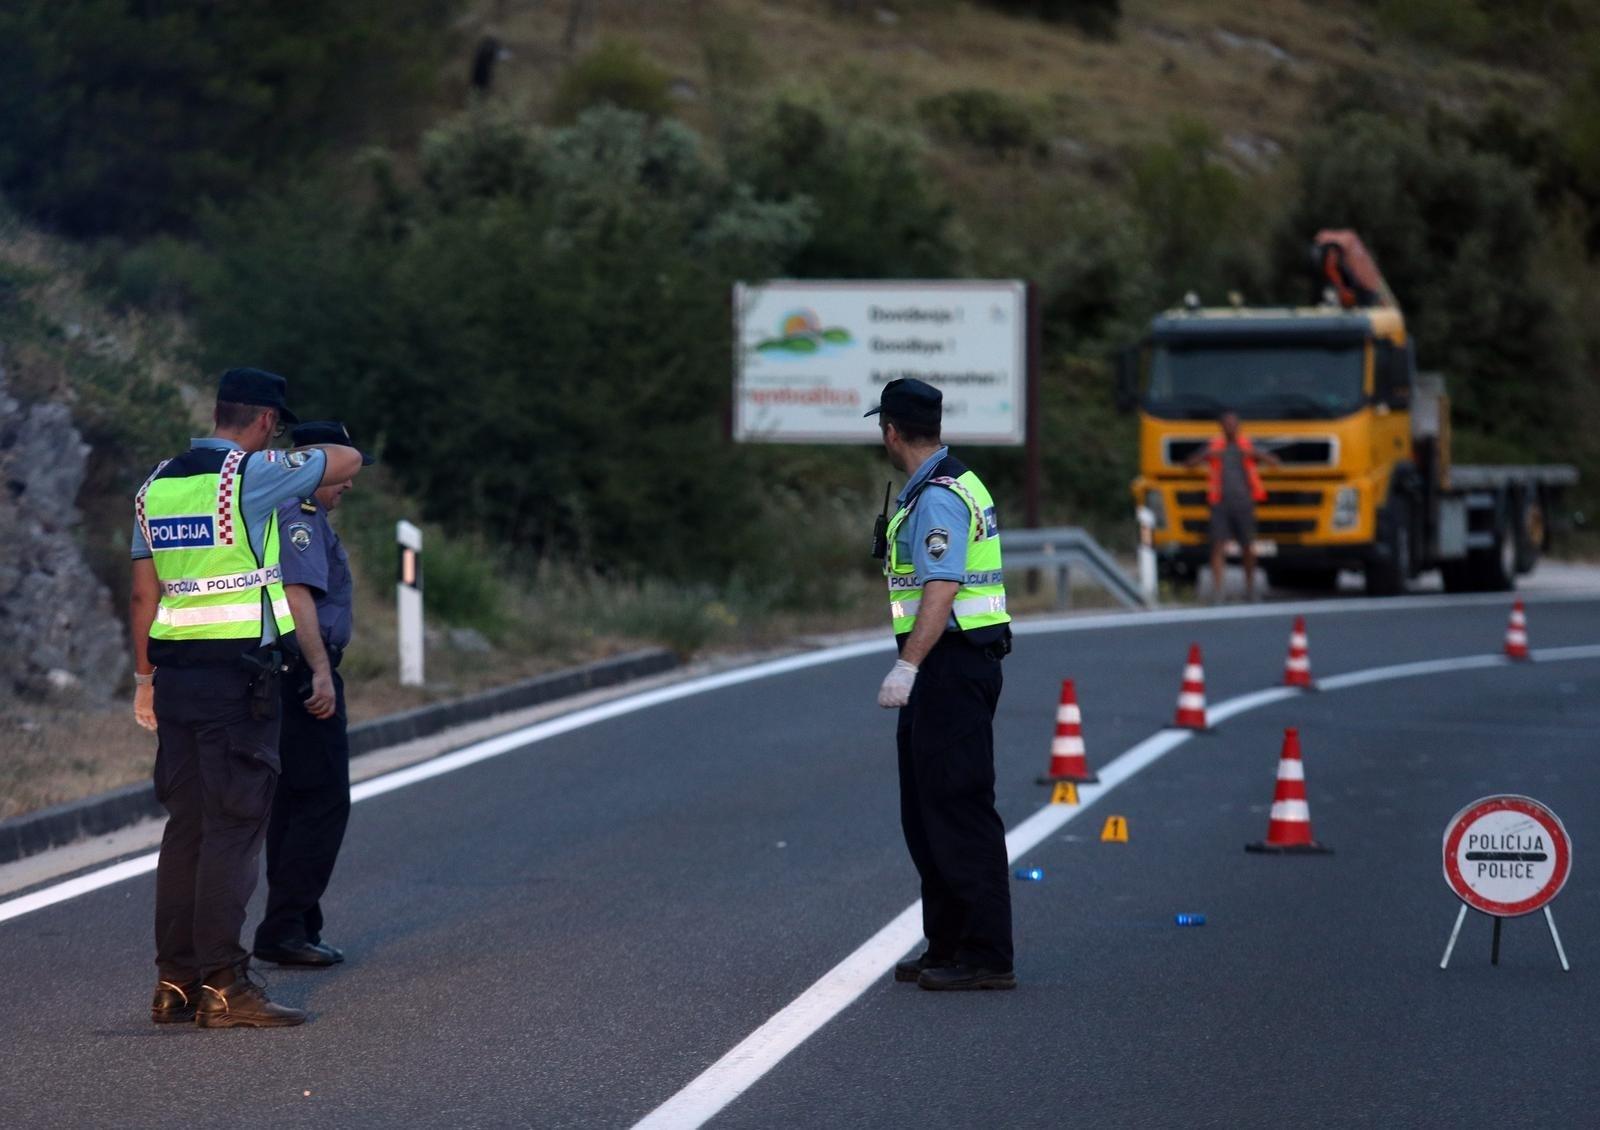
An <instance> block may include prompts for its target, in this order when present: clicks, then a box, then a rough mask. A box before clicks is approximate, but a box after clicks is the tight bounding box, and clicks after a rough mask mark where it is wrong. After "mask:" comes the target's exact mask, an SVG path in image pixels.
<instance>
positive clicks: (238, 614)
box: [156, 600, 292, 635]
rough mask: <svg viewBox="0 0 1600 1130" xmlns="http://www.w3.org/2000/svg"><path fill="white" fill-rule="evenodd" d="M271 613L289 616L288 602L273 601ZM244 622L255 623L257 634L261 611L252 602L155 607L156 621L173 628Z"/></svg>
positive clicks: (280, 617)
mask: <svg viewBox="0 0 1600 1130" xmlns="http://www.w3.org/2000/svg"><path fill="white" fill-rule="evenodd" d="M272 615H273V617H274V618H275V619H278V620H282V619H283V618H284V617H287V616H290V612H289V602H288V601H287V600H275V601H273V602H272ZM291 619H292V617H291ZM245 622H249V623H251V624H254V625H256V632H257V634H258V635H259V633H260V631H261V628H260V624H261V612H260V610H259V609H257V608H256V607H255V606H254V605H253V604H218V605H215V606H213V607H210V608H171V607H169V606H168V605H166V604H162V605H161V606H160V607H158V608H157V609H156V623H157V624H169V625H171V626H172V627H174V628H196V627H202V626H209V625H214V624H240V623H245Z"/></svg>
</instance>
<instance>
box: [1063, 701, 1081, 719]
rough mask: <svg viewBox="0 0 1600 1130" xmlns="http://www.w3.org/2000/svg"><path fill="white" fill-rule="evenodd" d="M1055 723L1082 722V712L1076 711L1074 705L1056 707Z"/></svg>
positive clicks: (1076, 707)
mask: <svg viewBox="0 0 1600 1130" xmlns="http://www.w3.org/2000/svg"><path fill="white" fill-rule="evenodd" d="M1056 721H1057V722H1069V723H1078V722H1082V721H1083V712H1082V711H1080V710H1079V709H1078V706H1077V704H1076V703H1068V704H1067V705H1065V706H1058V707H1056Z"/></svg>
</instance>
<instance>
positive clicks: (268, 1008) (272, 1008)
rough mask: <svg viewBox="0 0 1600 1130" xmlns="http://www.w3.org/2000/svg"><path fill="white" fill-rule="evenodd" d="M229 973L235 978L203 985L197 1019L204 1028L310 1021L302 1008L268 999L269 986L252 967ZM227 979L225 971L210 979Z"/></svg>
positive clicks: (284, 1025) (291, 1024)
mask: <svg viewBox="0 0 1600 1130" xmlns="http://www.w3.org/2000/svg"><path fill="white" fill-rule="evenodd" d="M228 973H231V974H232V978H233V979H232V980H231V981H228V982H227V983H226V984H223V985H216V986H214V985H211V984H209V983H208V984H203V985H201V986H200V1001H199V1007H198V1008H197V1009H196V1011H195V1016H194V1022H195V1023H196V1024H198V1025H199V1026H200V1027H201V1028H292V1027H294V1026H295V1025H296V1024H304V1023H305V1022H306V1019H307V1015H306V1013H304V1012H302V1011H300V1009H298V1008H288V1007H287V1006H285V1005H281V1004H273V1003H272V1002H271V1001H270V1000H268V999H267V990H266V986H265V985H264V984H262V983H260V982H259V981H257V980H255V979H254V978H252V977H251V975H250V971H249V970H248V969H244V970H229V971H228ZM223 979H224V976H223V975H217V974H213V976H212V977H211V978H208V981H210V980H223Z"/></svg>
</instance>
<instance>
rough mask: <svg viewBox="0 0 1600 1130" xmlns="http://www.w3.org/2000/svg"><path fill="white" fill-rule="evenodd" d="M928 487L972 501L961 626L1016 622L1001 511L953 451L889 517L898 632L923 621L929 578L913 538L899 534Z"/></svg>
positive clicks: (960, 593) (957, 606)
mask: <svg viewBox="0 0 1600 1130" xmlns="http://www.w3.org/2000/svg"><path fill="white" fill-rule="evenodd" d="M927 490H950V491H953V492H954V493H955V495H956V497H957V498H959V499H961V501H963V502H965V503H966V504H967V513H968V520H967V564H966V572H965V573H964V574H963V575H962V578H961V587H960V588H958V589H957V590H956V597H955V603H954V605H952V607H951V612H952V614H954V616H955V618H956V624H957V626H959V627H960V628H961V630H962V631H963V632H977V631H981V630H983V629H986V628H997V627H999V626H1000V625H1002V624H1008V623H1010V622H1011V616H1010V614H1009V613H1007V612H1006V586H1005V577H1004V573H1003V570H1002V568H1001V563H1000V523H999V520H998V518H996V516H995V509H994V499H993V498H991V497H990V496H989V491H988V488H987V487H985V486H984V485H983V483H982V482H981V481H979V479H978V476H977V475H975V474H973V473H972V472H971V471H969V470H967V469H966V467H965V466H963V465H962V463H961V461H960V460H958V459H956V458H955V456H953V455H947V456H945V458H944V459H942V460H940V462H939V465H938V466H937V467H935V468H934V469H933V473H932V474H931V475H930V476H929V477H928V478H927V479H926V480H925V481H924V482H923V484H922V485H921V486H920V487H918V488H917V490H916V491H915V492H914V493H912V494H911V495H910V496H909V497H908V498H907V499H906V501H905V504H904V505H902V506H901V507H900V509H899V510H898V511H896V512H895V516H894V517H893V518H892V519H891V520H890V522H889V530H888V535H887V536H888V540H889V555H888V557H887V558H886V559H885V560H884V563H883V571H884V575H885V576H886V577H887V578H888V581H889V618H890V620H891V621H893V623H894V634H895V635H896V636H903V635H905V634H906V633H907V632H909V631H911V629H912V627H913V626H914V625H915V624H916V622H917V611H918V609H920V608H921V607H922V585H923V580H922V578H921V577H919V576H917V568H916V564H915V562H914V561H913V559H912V547H911V545H910V543H909V542H902V541H901V540H900V538H899V536H898V535H899V532H900V530H901V528H902V527H903V526H904V525H905V521H906V518H907V517H908V516H909V515H910V513H911V511H912V509H913V508H914V507H915V506H916V504H917V499H918V498H920V497H921V496H922V493H923V491H927Z"/></svg>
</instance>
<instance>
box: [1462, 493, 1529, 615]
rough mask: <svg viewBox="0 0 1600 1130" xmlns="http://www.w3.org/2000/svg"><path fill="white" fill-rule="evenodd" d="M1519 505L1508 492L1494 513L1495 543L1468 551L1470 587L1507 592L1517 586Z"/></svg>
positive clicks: (1480, 590) (1520, 522)
mask: <svg viewBox="0 0 1600 1130" xmlns="http://www.w3.org/2000/svg"><path fill="white" fill-rule="evenodd" d="M1522 520H1523V519H1522V508H1521V507H1520V506H1519V505H1518V504H1517V499H1516V497H1515V496H1514V495H1508V496H1507V497H1506V499H1505V501H1504V502H1503V504H1502V505H1501V507H1500V511H1499V513H1498V514H1496V515H1495V523H1494V544H1493V545H1491V546H1489V548H1488V549H1480V550H1477V551H1475V552H1473V553H1469V554H1468V555H1467V565H1468V567H1469V568H1470V570H1471V572H1472V588H1474V589H1476V590H1477V591H1479V592H1509V591H1510V590H1511V589H1514V588H1516V586H1517V527H1518V526H1519V525H1521V524H1522Z"/></svg>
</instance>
